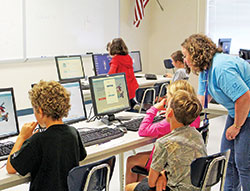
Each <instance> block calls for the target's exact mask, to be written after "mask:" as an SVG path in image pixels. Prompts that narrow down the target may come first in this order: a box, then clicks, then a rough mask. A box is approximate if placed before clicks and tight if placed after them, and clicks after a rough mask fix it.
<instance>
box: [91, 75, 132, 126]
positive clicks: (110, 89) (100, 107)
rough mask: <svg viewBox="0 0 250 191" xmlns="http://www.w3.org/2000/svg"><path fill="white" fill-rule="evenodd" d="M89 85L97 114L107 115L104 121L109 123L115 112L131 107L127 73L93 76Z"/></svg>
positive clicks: (113, 118)
mask: <svg viewBox="0 0 250 191" xmlns="http://www.w3.org/2000/svg"><path fill="white" fill-rule="evenodd" d="M89 86H90V92H91V98H92V102H93V108H94V113H95V116H97V117H98V116H102V117H103V116H105V115H108V118H105V117H104V118H103V119H102V121H103V122H104V123H105V124H107V125H109V124H110V123H111V121H112V120H115V117H114V114H115V113H118V112H120V111H124V110H126V109H129V108H130V104H129V96H128V88H127V83H126V78H125V73H117V74H111V75H101V76H92V77H90V78H89Z"/></svg>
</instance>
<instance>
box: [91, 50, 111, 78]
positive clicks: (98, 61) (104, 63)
mask: <svg viewBox="0 0 250 191" xmlns="http://www.w3.org/2000/svg"><path fill="white" fill-rule="evenodd" d="M111 59H112V58H111V56H110V55H109V54H93V62H94V69H95V75H96V76H98V75H102V74H108V72H109V69H110V66H109V63H110V61H111Z"/></svg>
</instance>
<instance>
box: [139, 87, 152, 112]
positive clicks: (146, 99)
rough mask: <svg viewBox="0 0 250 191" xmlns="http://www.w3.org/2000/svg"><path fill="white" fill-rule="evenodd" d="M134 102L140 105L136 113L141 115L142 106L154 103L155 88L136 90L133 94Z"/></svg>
mask: <svg viewBox="0 0 250 191" xmlns="http://www.w3.org/2000/svg"><path fill="white" fill-rule="evenodd" d="M135 97H136V101H137V102H138V103H139V104H140V107H139V108H138V113H141V111H142V109H143V105H144V104H145V103H147V104H152V105H153V104H154V103H155V97H156V94H155V88H154V87H145V88H138V89H137V90H136V93H135Z"/></svg>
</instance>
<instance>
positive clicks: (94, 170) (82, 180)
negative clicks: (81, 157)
mask: <svg viewBox="0 0 250 191" xmlns="http://www.w3.org/2000/svg"><path fill="white" fill-rule="evenodd" d="M114 166H115V156H112V157H109V158H107V159H103V160H101V161H97V162H94V163H90V164H86V165H83V166H78V167H75V168H73V169H71V170H70V172H69V174H68V178H67V183H68V189H69V191H82V190H84V191H101V190H103V189H104V188H105V190H106V191H108V188H109V182H110V180H111V177H112V174H113V171H114Z"/></svg>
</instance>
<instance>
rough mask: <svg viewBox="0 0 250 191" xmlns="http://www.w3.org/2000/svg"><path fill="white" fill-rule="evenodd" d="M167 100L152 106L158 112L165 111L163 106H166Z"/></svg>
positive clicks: (164, 99)
mask: <svg viewBox="0 0 250 191" xmlns="http://www.w3.org/2000/svg"><path fill="white" fill-rule="evenodd" d="M166 101H167V99H166V98H163V99H162V100H161V101H160V102H158V103H156V104H154V107H155V108H156V109H158V110H166V108H165V104H166Z"/></svg>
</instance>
